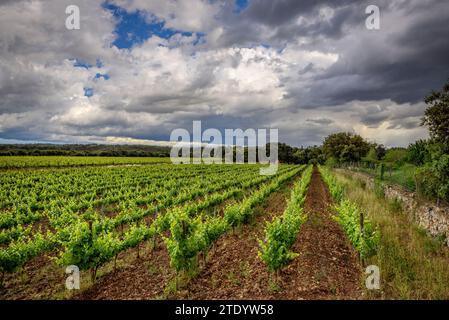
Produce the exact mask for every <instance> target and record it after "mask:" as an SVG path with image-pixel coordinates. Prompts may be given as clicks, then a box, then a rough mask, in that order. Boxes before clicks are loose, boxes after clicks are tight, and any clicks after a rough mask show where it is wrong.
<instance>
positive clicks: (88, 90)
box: [84, 88, 94, 97]
mask: <svg viewBox="0 0 449 320" xmlns="http://www.w3.org/2000/svg"><path fill="white" fill-rule="evenodd" d="M84 95H85V96H86V97H92V96H93V95H94V89H93V88H84Z"/></svg>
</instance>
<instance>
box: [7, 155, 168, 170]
mask: <svg viewBox="0 0 449 320" xmlns="http://www.w3.org/2000/svg"><path fill="white" fill-rule="evenodd" d="M168 162H170V158H168V157H167V158H150V157H95V156H83V157H77V156H2V157H1V158H0V168H35V167H73V166H93V165H103V166H104V165H132V164H134V165H139V164H155V163H168Z"/></svg>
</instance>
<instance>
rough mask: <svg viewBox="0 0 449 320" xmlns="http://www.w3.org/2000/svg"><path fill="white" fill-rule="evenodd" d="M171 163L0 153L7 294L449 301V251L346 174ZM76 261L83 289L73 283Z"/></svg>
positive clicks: (0, 265)
mask: <svg viewBox="0 0 449 320" xmlns="http://www.w3.org/2000/svg"><path fill="white" fill-rule="evenodd" d="M168 160H169V159H167V158H113V157H84V158H83V157H2V158H0V167H1V168H3V169H2V170H1V171H0V247H1V251H0V272H1V279H0V280H1V289H0V298H2V299H241V298H246V299H361V298H375V299H377V298H384V299H389V298H448V297H449V293H448V290H447V289H446V288H445V286H442V285H439V281H440V280H442V279H445V281H446V280H448V279H449V277H448V275H449V271H447V268H445V263H447V261H448V260H447V257H449V255H448V253H447V250H446V249H447V248H443V246H441V245H440V244H439V243H438V242H432V241H434V240H432V239H431V238H429V237H428V236H427V235H425V234H423V233H422V232H421V233H420V232H417V231H413V230H415V229H414V227H413V224H412V223H411V222H405V223H406V224H408V225H410V227H407V228H403V232H406V231H407V230H409V231H407V232H409V233H407V235H408V237H409V239H412V240H413V243H414V245H413V246H412V245H410V244H409V245H406V244H405V243H401V241H398V240H397V237H398V236H399V235H398V232H399V230H398V229H395V228H390V227H389V226H390V223H391V224H397V219H399V218H398V216H397V214H396V215H389V214H388V212H389V211H388V210H390V209H389V207H388V205H387V204H386V205H385V206H384V207H380V209H379V207H378V206H379V205H381V204H382V201H385V200H382V199H376V197H375V195H374V194H371V193H370V191H368V190H363V189H362V188H361V187H360V186H358V185H357V184H356V182H354V181H352V178H351V177H350V176H342V174H341V173H338V174H336V173H335V172H333V171H331V170H329V169H328V168H325V167H319V168H318V167H312V166H311V165H287V164H282V165H280V166H279V170H278V172H277V173H276V174H275V175H273V176H262V175H260V174H259V169H260V165H257V164H229V165H204V164H201V165H173V164H171V163H169V162H168ZM348 174H349V173H348ZM361 197H364V198H363V199H364V201H361ZM370 206H377V207H375V208H376V209H378V210H382V212H384V214H382V215H377V216H376V210H368V209H367V207H370ZM361 208H362V209H361ZM360 210H363V211H364V212H366V213H367V215H368V216H367V219H366V220H365V222H364V223H362V224H360V223H359V214H360ZM380 217H381V218H380ZM401 221H402V220H401ZM402 222H403V223H404V221H402ZM435 241H436V240H435ZM429 244H432V250H433V251H432V252H431V253H428V252H427V251H425V250H426V249H425V248H427V246H429ZM417 248H419V250H421V251H417ZM388 250H390V251H388ZM391 250H396V251H394V252H395V254H396V256H394V257H391V255H392V251H391ZM408 251H410V252H412V251H413V252H414V254H413V255H410V258H408V257H407V252H408ZM421 258H422V259H424V258H425V259H427V261H430V262H429V263H428V264H425V265H420V264H419V263H417V261H418V260H413V259H421ZM368 262H370V263H373V264H377V265H381V266H382V267H383V268H385V272H386V274H388V277H386V278H382V289H381V290H377V291H375V292H372V291H369V290H367V289H366V288H365V287H364V277H365V276H364V268H365V266H366V265H367V263H368ZM404 265H406V266H407V269H406V270H405V269H404ZM68 266H76V267H77V268H78V269H79V270H80V271H81V276H80V290H68V289H67V288H66V279H67V277H68V276H69V274H67V273H66V268H67V267H68ZM410 273H412V274H413V277H414V278H413V279H407V278H405V279H404V277H406V276H407V274H410ZM432 274H433V276H432ZM445 283H447V282H445ZM420 286H421V288H420V291H418V292H416V291H414V288H418V287H420Z"/></svg>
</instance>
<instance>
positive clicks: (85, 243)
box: [0, 166, 291, 273]
mask: <svg viewBox="0 0 449 320" xmlns="http://www.w3.org/2000/svg"><path fill="white" fill-rule="evenodd" d="M286 170H291V168H290V167H289V166H282V167H281V168H280V170H279V174H281V173H282V172H284V171H286ZM256 172H257V171H252V172H250V173H249V174H243V175H242V174H240V175H238V176H239V178H238V179H236V177H235V176H236V174H233V175H231V174H228V175H221V176H222V178H223V179H225V178H226V179H225V180H224V181H223V182H222V183H221V185H220V184H217V185H209V186H208V188H205V189H203V192H202V193H198V190H196V189H195V188H192V189H191V194H190V196H188V197H185V198H184V200H185V201H187V200H194V199H195V197H197V196H200V195H206V196H205V198H204V199H203V200H202V201H192V203H188V204H187V205H185V206H184V207H183V209H184V212H187V213H189V214H190V215H193V214H194V213H195V212H196V211H199V210H204V209H206V208H207V207H209V206H213V205H215V204H217V203H219V202H221V201H224V200H226V199H228V198H230V197H232V196H235V195H236V194H238V193H239V192H241V189H244V188H251V187H253V186H255V185H258V184H260V183H263V182H264V181H266V180H268V179H271V178H272V177H267V176H258V175H256ZM237 173H238V172H237ZM251 174H252V178H251ZM198 179H202V177H199V178H198ZM230 186H235V188H231V189H229V190H226V191H225V192H224V193H223V192H219V191H220V190H223V189H226V188H229V187H230ZM212 190H214V191H215V193H210V192H211V191H212ZM209 193H210V196H208V194H209ZM165 199H167V202H166V203H165V204H164V203H162V202H159V203H157V205H156V207H154V206H151V208H146V209H143V208H137V207H135V206H130V207H128V208H126V210H124V211H123V212H120V213H119V214H118V215H117V216H116V217H114V218H105V217H102V216H100V215H99V214H98V212H96V211H95V210H87V211H86V212H84V214H82V215H79V214H77V215H73V214H72V213H71V212H68V211H63V212H54V214H53V215H49V216H48V217H49V219H50V224H51V225H52V226H53V227H54V228H55V232H54V233H50V232H47V233H46V235H43V234H40V233H39V232H38V233H37V234H33V235H32V236H30V237H28V238H27V240H25V239H24V238H20V240H18V241H16V242H13V243H12V244H11V245H10V246H9V247H7V248H5V249H4V250H2V252H1V254H0V271H1V272H14V271H16V270H17V269H18V268H20V267H21V266H22V265H23V264H24V263H26V262H27V261H28V260H29V259H31V258H32V257H34V256H36V255H39V254H42V253H43V252H45V251H50V250H58V251H59V252H60V253H61V256H60V259H59V262H60V263H67V262H69V261H71V262H72V264H80V266H79V267H80V268H89V269H91V270H96V269H97V268H98V266H100V265H101V264H103V263H104V262H105V261H109V259H110V258H111V257H112V256H116V255H117V254H118V253H119V252H121V251H123V250H125V249H127V248H129V247H132V246H135V245H137V244H138V243H140V242H141V241H143V240H145V239H149V238H150V237H154V236H156V235H157V234H160V233H161V232H163V231H165V230H167V229H168V228H169V226H170V219H169V218H170V217H172V216H173V214H174V213H173V212H175V211H176V210H173V212H167V213H165V214H161V210H162V209H163V208H164V206H165V207H166V208H170V206H172V205H175V204H179V203H178V202H177V201H173V199H172V198H170V196H167V197H166V198H165ZM158 210H159V215H158V216H157V218H156V219H155V220H154V221H153V223H152V224H151V225H150V226H149V227H147V226H146V225H145V224H139V222H140V220H141V219H142V218H143V217H145V216H146V215H148V214H151V213H153V212H158ZM128 223H133V224H132V225H131V226H130V227H129V228H128V231H127V232H126V233H125V234H123V233H118V232H116V230H115V229H116V228H117V227H118V226H119V225H122V224H128ZM41 239H43V240H42V241H40V240H41ZM89 239H90V240H89ZM36 240H39V241H36ZM89 241H90V242H89ZM42 243H44V245H42ZM100 251H101V252H100ZM111 255H112V256H111ZM19 256H20V257H19ZM83 261H84V263H82V262H83ZM93 273H95V272H94V271H93Z"/></svg>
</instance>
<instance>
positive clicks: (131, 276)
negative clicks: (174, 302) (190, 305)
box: [73, 243, 174, 300]
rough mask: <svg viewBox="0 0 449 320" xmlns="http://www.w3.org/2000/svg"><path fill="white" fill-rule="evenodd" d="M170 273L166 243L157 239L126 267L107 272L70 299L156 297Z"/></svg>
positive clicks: (171, 273)
mask: <svg viewBox="0 0 449 320" xmlns="http://www.w3.org/2000/svg"><path fill="white" fill-rule="evenodd" d="M173 276H174V274H173V272H172V270H171V268H170V259H169V256H168V253H167V250H166V247H165V245H164V244H163V243H158V245H157V247H156V248H155V249H153V250H152V251H151V252H150V253H144V254H143V255H141V256H140V258H137V259H135V260H134V261H133V262H132V263H131V264H129V265H127V266H126V267H124V268H122V269H117V270H116V271H115V272H114V271H113V272H111V273H108V274H107V275H105V276H104V277H102V278H101V279H99V280H97V282H96V283H95V284H94V285H93V286H91V287H90V288H88V289H87V290H85V291H83V292H81V293H80V294H78V295H76V296H75V297H73V299H79V300H102V299H107V300H129V299H133V300H141V299H157V298H160V297H162V296H163V294H164V290H165V287H166V285H167V284H168V282H169V280H170V279H172V278H173Z"/></svg>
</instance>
